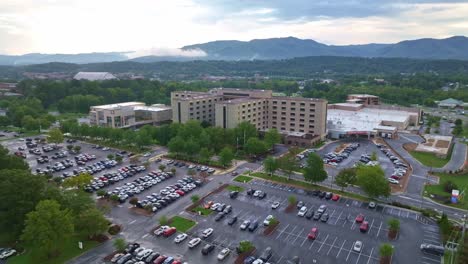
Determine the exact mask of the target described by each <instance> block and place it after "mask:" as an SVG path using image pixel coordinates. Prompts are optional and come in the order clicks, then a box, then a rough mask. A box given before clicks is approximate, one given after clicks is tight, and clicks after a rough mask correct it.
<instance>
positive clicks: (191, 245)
mask: <svg viewBox="0 0 468 264" xmlns="http://www.w3.org/2000/svg"><path fill="white" fill-rule="evenodd" d="M200 242H201V239H200V238H199V237H197V238H194V239H192V240H190V241H189V242H188V247H189V248H194V247H196V246H198V245H199V244H200Z"/></svg>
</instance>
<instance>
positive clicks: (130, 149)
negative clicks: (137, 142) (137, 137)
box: [76, 138, 148, 154]
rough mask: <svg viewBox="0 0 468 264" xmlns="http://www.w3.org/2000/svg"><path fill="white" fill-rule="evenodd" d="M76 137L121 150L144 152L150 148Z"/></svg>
mask: <svg viewBox="0 0 468 264" xmlns="http://www.w3.org/2000/svg"><path fill="white" fill-rule="evenodd" d="M76 139H78V140H80V141H83V142H87V143H90V144H97V145H101V146H104V147H109V148H115V149H120V150H126V151H129V152H132V153H135V154H139V153H144V152H146V151H148V148H144V149H140V148H138V147H135V146H125V145H121V144H118V143H111V142H108V141H101V140H93V139H85V138H76Z"/></svg>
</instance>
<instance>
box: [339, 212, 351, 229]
mask: <svg viewBox="0 0 468 264" xmlns="http://www.w3.org/2000/svg"><path fill="white" fill-rule="evenodd" d="M350 216H351V214H348V216H347V217H346V220H345V221H344V222H343V225H342V226H341V227H344V226H345V225H346V223H347V222H348V219H349V217H350Z"/></svg>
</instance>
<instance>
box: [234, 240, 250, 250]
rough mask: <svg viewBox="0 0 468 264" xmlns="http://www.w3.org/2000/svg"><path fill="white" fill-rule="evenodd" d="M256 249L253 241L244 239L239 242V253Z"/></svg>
mask: <svg viewBox="0 0 468 264" xmlns="http://www.w3.org/2000/svg"><path fill="white" fill-rule="evenodd" d="M253 249H254V245H253V244H252V242H250V241H247V240H244V241H241V242H239V246H238V247H237V251H238V252H239V253H244V252H249V251H251V250H253Z"/></svg>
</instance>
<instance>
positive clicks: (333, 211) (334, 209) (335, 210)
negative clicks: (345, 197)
mask: <svg viewBox="0 0 468 264" xmlns="http://www.w3.org/2000/svg"><path fill="white" fill-rule="evenodd" d="M335 211H336V210H335V209H333V212H332V213H331V215H330V218H332V217H333V214H334V213H335Z"/></svg>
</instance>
